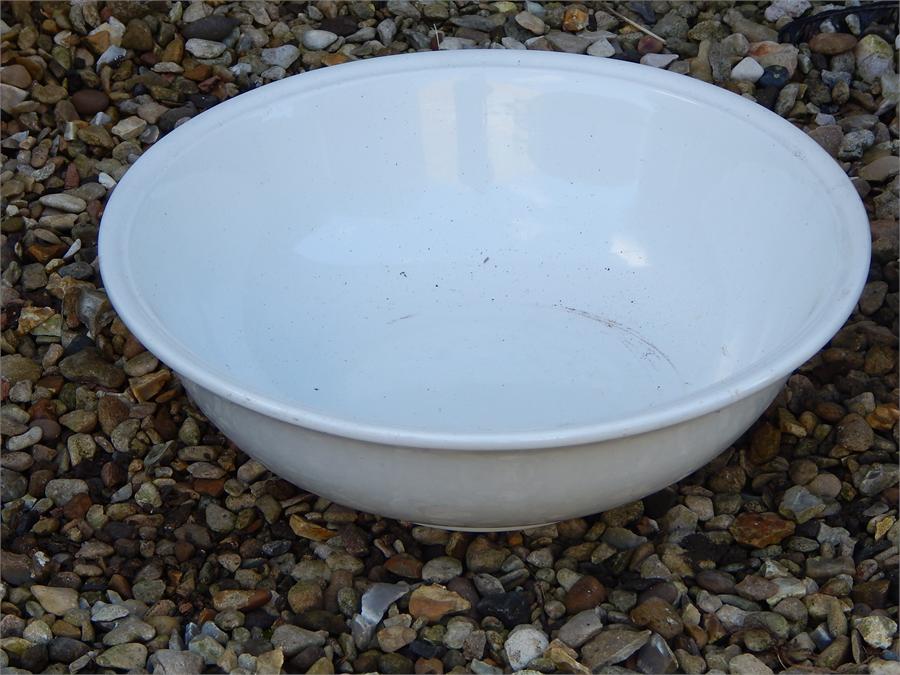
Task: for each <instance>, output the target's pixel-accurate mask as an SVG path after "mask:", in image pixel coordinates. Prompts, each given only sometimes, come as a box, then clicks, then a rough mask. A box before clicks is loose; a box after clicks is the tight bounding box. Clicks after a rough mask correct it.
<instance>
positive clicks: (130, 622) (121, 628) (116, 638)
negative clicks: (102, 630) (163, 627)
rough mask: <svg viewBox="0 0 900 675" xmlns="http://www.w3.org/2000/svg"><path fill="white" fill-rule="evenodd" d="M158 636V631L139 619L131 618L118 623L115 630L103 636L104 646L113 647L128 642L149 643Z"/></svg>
mask: <svg viewBox="0 0 900 675" xmlns="http://www.w3.org/2000/svg"><path fill="white" fill-rule="evenodd" d="M155 636H156V629H155V628H154V627H153V626H151V625H150V624H148V623H145V622H144V621H141V620H140V619H138V618H137V617H134V616H130V617H128V618H126V619H123V620H121V621H119V622H117V623H116V626H115V628H113V629H112V630H111V631H109V632H108V633H107V634H106V635H104V636H103V644H104V645H106V646H108V647H112V646H115V645H122V644H126V643H128V642H137V641H140V642H148V641H150V640H152V639H153V638H154V637H155Z"/></svg>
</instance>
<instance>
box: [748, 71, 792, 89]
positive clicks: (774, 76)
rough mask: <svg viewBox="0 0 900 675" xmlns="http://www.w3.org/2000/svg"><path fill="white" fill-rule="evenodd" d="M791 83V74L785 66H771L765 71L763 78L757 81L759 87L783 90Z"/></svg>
mask: <svg viewBox="0 0 900 675" xmlns="http://www.w3.org/2000/svg"><path fill="white" fill-rule="evenodd" d="M790 81H791V74H790V73H789V72H788V69H787V68H785V67H784V66H769V67H768V68H766V69H764V70H763V74H762V77H760V78H759V79H758V80H757V81H756V86H757V87H775V88H776V89H781V88H782V87H783V86H784V85H786V84H787V83H788V82H790Z"/></svg>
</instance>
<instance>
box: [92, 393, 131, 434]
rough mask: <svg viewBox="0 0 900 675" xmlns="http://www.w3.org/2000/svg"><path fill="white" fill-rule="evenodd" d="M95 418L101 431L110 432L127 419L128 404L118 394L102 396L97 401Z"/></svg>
mask: <svg viewBox="0 0 900 675" xmlns="http://www.w3.org/2000/svg"><path fill="white" fill-rule="evenodd" d="M97 418H98V419H99V420H100V428H101V429H103V433H105V434H111V433H112V431H113V429H115V428H116V427H117V426H119V424H120V423H122V422H124V421H125V420H126V419H128V405H127V404H126V403H125V402H124V401H122V399H120V398H119V397H118V396H104V397H102V398H101V399H100V400H99V401H98V402H97Z"/></svg>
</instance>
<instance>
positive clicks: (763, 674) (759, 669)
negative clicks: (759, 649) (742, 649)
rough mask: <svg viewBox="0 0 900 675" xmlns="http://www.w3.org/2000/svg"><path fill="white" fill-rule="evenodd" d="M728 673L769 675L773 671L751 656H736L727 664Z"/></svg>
mask: <svg viewBox="0 0 900 675" xmlns="http://www.w3.org/2000/svg"><path fill="white" fill-rule="evenodd" d="M728 668H729V671H730V672H732V673H741V674H742V675H743V674H745V673H746V675H771V674H772V673H774V672H775V671H773V670H772V669H771V668H769V666H767V665H766V664H765V663H763V662H762V661H760V660H759V659H758V658H756V657H755V656H753V654H738V655H737V656H735V657H733V658H732V659H731V660H730V661H729V662H728Z"/></svg>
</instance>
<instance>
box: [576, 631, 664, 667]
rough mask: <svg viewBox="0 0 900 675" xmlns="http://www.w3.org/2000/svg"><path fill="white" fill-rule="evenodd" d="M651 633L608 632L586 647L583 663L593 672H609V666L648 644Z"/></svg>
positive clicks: (582, 651)
mask: <svg viewBox="0 0 900 675" xmlns="http://www.w3.org/2000/svg"><path fill="white" fill-rule="evenodd" d="M650 635H651V633H650V631H649V630H643V631H633V630H626V629H617V630H612V629H610V630H606V631H604V632H602V633H600V634H599V635H598V636H596V637H595V638H593V639H592V640H591V641H590V642H588V643H587V644H585V645H584V647H583V648H582V650H581V661H582V663H584V665H586V666H587V667H588V668H590V669H591V670H592V671H593V672H608V671H606V670H603V669H604V668H606V667H607V666H611V665H613V664H616V663H620V662H622V661H624V660H625V659H627V658H628V657H629V656H631V655H632V654H634V653H635V652H636V651H637V650H639V649H640V648H641V647H643V646H644V645H645V644H647V641H648V640H649V639H650Z"/></svg>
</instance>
